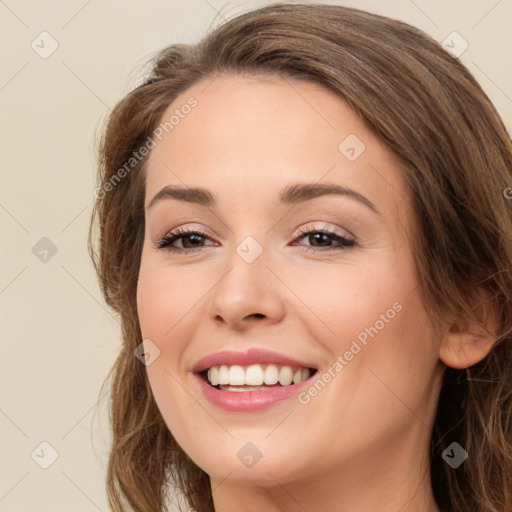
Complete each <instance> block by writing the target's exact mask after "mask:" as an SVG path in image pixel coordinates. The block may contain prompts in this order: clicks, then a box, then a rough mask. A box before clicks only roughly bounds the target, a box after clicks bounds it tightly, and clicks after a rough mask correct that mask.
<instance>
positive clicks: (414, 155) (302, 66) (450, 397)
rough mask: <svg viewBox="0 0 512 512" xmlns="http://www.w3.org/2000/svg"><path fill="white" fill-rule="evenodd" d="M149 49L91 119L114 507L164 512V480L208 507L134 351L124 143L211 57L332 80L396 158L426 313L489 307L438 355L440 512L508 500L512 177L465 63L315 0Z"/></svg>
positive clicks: (497, 507)
mask: <svg viewBox="0 0 512 512" xmlns="http://www.w3.org/2000/svg"><path fill="white" fill-rule="evenodd" d="M150 63H151V72H150V76H149V79H148V80H147V81H146V82H145V83H144V84H143V85H142V86H139V87H138V88H136V89H134V90H133V91H131V92H130V93H128V94H127V95H126V96H125V97H124V98H123V99H121V100H120V101H119V102H118V103H117V105H116V106H115V108H114V109H113V111H112V112H111V114H110V115H109V117H108V119H107V120H106V123H105V126H104V128H103V131H102V133H101V142H100V145H99V157H98V161H99V166H98V176H97V180H98V182H97V185H98V188H97V189H96V191H97V192H96V194H95V195H96V202H95V205H94V211H93V216H92V218H91V225H90V231H89V239H88V242H89V252H90V255H91V258H92V260H93V263H94V266H95V269H96V272H97V275H98V279H99V283H100V287H101V291H102V293H103V296H104V298H105V301H106V303H107V304H108V305H109V306H110V307H111V308H112V309H113V310H114V311H115V312H116V313H117V314H118V315H119V317H120V321H121V326H122V338H123V344H122V348H121V351H120V353H119V356H118V358H117V360H116V362H115V365H114V367H113V368H112V370H111V372H110V373H109V376H108V378H107V380H106V381H105V384H106V383H107V382H108V383H109V384H110V421H111V428H112V447H111V451H110V458H109V463H108V470H107V491H108V498H109V503H110V506H111V508H112V510H114V511H115V512H126V511H128V510H132V511H137V512H163V511H165V510H167V505H166V500H167V498H168V494H169V490H170V486H171V484H172V485H173V486H175V487H176V488H177V489H179V490H180V491H181V492H182V494H183V495H184V496H185V498H186V502H187V506H189V507H192V508H193V509H195V510H196V511H197V512H213V511H214V507H213V500H212V493H211V488H210V481H209V477H208V475H207V474H206V473H205V472H204V471H203V470H202V469H200V468H199V467H198V466H196V465H195V464H194V463H193V461H192V460H191V459H190V458H189V457H188V456H187V454H186V453H185V452H184V451H183V450H182V449H181V447H180V446H179V445H178V444H177V442H176V441H175V439H174V438H173V436H172V434H171V433H170V431H169V430H168V428H167V426H166V424H165V422H164V420H163V418H162V416H161V414H160V412H159V410H158V407H157V405H156V402H155V400H154V398H153V395H152V391H151V388H150V386H149V382H148V378H147V375H146V371H145V367H144V365H142V364H140V362H139V361H138V360H137V358H136V357H134V350H135V348H136V347H137V346H138V345H139V344H140V343H141V339H142V338H141V330H140V325H139V321H138V315H137V306H136V289H137V278H138V272H139V265H140V258H141V251H142V243H143V235H144V194H145V162H146V160H147V156H146V157H144V158H141V159H140V161H139V160H137V161H136V162H135V161H133V160H130V159H133V157H134V154H135V152H137V151H138V150H139V148H141V147H142V146H143V145H144V144H145V143H146V141H147V140H149V139H148V137H151V135H152V133H153V131H154V130H155V128H156V127H157V126H158V124H159V122H160V119H161V117H162V115H163V113H164V111H165V110H166V108H167V107H168V106H169V104H170V103H171V102H172V101H173V100H174V99H175V98H176V97H177V96H178V95H179V94H180V93H182V92H183V91H185V90H186V89H187V88H189V87H190V86H192V85H193V84H195V83H197V82H199V81H201V80H209V79H214V78H215V76H216V75H218V74H219V73H254V74H259V75H262V74H263V75H265V74H267V75H278V76H282V77H286V78H293V79H299V80H307V81H311V82H314V83H317V84H320V85H322V86H324V87H326V88H328V89H329V90H331V91H334V92H335V93H336V94H338V96H339V97H340V98H342V99H343V100H345V101H346V102H347V103H348V104H349V105H350V106H351V107H352V108H353V109H354V111H355V112H357V113H358V114H359V115H360V116H361V117H362V118H364V119H365V120H366V122H367V123H368V125H369V126H371V127H372V129H373V130H374V131H375V133H377V134H378V136H380V138H381V139H382V140H383V141H384V142H385V143H386V144H387V145H388V146H389V148H390V149H391V150H392V151H393V152H394V153H396V154H397V155H398V156H399V157H400V158H401V160H402V162H403V163H404V165H403V172H404V174H405V177H406V179H407V181H408V184H409V187H410V190H411V195H412V197H411V201H412V203H413V205H414V210H415V213H416V217H417V223H416V224H417V228H416V231H415V233H413V240H412V241H411V243H412V249H413V251H414V256H415V262H416V265H417V268H418V273H419V275H420V276H421V279H422V289H423V294H424V300H425V304H426V306H427V307H428V308H429V311H430V312H431V315H432V318H433V319H436V318H443V317H444V316H445V315H448V314H454V313H456V314H460V313H461V312H464V313H465V314H471V315H472V316H473V318H474V319H475V322H479V317H478V315H477V312H478V304H479V301H480V302H481V300H482V299H481V298H482V296H485V297H487V299H486V300H487V301H488V303H489V304H490V305H491V306H492V308H493V309H494V311H495V312H496V315H497V319H498V324H499V325H498V332H497V333H496V341H495V344H494V346H493V348H492V350H491V352H490V353H489V354H488V356H487V357H485V359H483V360H482V361H481V362H479V363H478V364H475V365H473V366H471V367H470V368H468V369H463V370H457V369H453V368H446V370H445V375H444V382H443V386H442V389H441V392H440V397H439V404H438V408H437V415H436V419H435V425H434V429H433V432H432V438H431V461H430V462H431V464H430V476H431V482H432V487H433V492H434V496H435V499H436V502H437V504H438V506H439V508H440V510H441V511H442V512H507V511H508V512H510V511H511V510H512V444H511V443H512V304H511V297H512V274H511V269H512V200H507V197H506V196H507V194H506V193H505V191H506V190H511V189H510V188H508V187H510V186H511V185H512V171H511V169H512V144H511V140H510V137H509V135H508V134H507V131H506V129H505V127H504V124H503V122H502V120H501V119H500V116H499V115H498V113H497V111H496V109H495V107H494V106H493V105H492V103H491V101H490V100H489V98H488V97H487V96H486V94H485V93H484V91H483V90H482V88H481V87H480V86H479V84H478V83H477V81H476V80H475V79H474V78H473V76H472V75H471V73H470V72H469V71H468V70H467V69H466V68H465V67H464V66H463V65H462V64H461V62H460V61H459V60H458V59H456V58H454V57H452V56H451V55H450V54H449V53H448V52H446V51H445V50H444V49H443V48H442V47H441V46H440V44H439V43H437V42H436V41H435V40H433V39H432V38H431V37H429V36H428V35H426V34H425V33H423V32H422V31H420V30H418V29H416V28H414V27H412V26H410V25H408V24H405V23H403V22H400V21H396V20H393V19H389V18H387V17H383V16H379V15H375V14H370V13H367V12H364V11H360V10H357V9H353V8H347V7H341V6H334V5H321V4H282V3H279V4H273V5H269V6H266V7H263V8H260V9H257V10H253V11H251V12H248V13H245V14H242V15H239V16H237V17H235V18H234V19H231V20H229V21H227V22H225V23H223V24H221V25H220V26H219V27H217V28H216V29H214V30H211V31H210V32H209V33H208V34H207V35H206V36H205V37H204V38H203V39H202V40H201V41H199V42H198V43H197V44H194V45H188V44H173V45H171V46H169V47H167V48H164V49H163V50H161V51H160V52H158V54H156V55H155V56H154V57H153V59H151V61H150ZM127 162H132V164H133V165H132V164H130V165H132V167H127V166H126V163H127ZM133 162H135V163H133ZM123 166H124V167H123ZM123 168H124V171H125V172H122V171H121V170H122V169H123ZM452 441H457V442H458V443H460V444H461V445H462V446H463V447H464V448H465V449H466V450H467V451H468V452H469V458H468V459H467V460H466V462H465V463H464V465H463V466H461V467H460V468H459V469H458V470H453V469H451V468H450V467H449V466H448V465H447V464H446V463H444V461H443V460H442V458H441V453H442V451H443V450H444V449H445V448H446V447H447V446H448V445H449V444H450V443H451V442H452Z"/></svg>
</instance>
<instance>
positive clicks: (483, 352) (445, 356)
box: [439, 307, 497, 369]
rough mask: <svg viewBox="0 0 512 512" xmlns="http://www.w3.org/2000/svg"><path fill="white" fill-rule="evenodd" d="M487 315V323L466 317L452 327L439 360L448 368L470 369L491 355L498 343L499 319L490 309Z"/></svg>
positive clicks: (446, 336)
mask: <svg viewBox="0 0 512 512" xmlns="http://www.w3.org/2000/svg"><path fill="white" fill-rule="evenodd" d="M485 313H486V315H485V316H484V318H485V323H478V322H477V320H476V319H475V318H471V319H470V318H468V317H467V316H466V317H465V318H464V319H462V320H461V319H459V320H458V321H455V322H453V323H452V324H451V325H450V327H449V329H448V331H447V333H446V334H445V336H444V339H443V340H442V342H441V346H440V348H439V359H440V360H441V361H442V362H443V363H444V364H445V365H446V366H449V367H451V368H456V369H464V368H469V367H470V366H473V365H474V364H477V363H479V362H480V361H481V360H482V359H484V358H485V357H486V356H487V355H488V354H489V352H490V351H491V349H492V347H493V346H494V343H495V341H496V330H497V319H496V315H495V312H494V311H491V308H490V307H489V308H488V309H487V308H486V311H485Z"/></svg>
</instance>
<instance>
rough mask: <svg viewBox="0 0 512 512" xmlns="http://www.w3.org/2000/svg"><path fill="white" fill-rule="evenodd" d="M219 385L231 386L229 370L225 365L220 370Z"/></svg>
mask: <svg viewBox="0 0 512 512" xmlns="http://www.w3.org/2000/svg"><path fill="white" fill-rule="evenodd" d="M214 368H215V367H214ZM212 384H213V382H212ZM219 384H229V368H228V367H227V366H226V365H225V364H223V365H222V366H221V367H220V368H219Z"/></svg>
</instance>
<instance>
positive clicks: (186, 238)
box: [182, 233, 203, 248]
mask: <svg viewBox="0 0 512 512" xmlns="http://www.w3.org/2000/svg"><path fill="white" fill-rule="evenodd" d="M202 238H203V237H202V236H201V235H198V234H197V233H191V234H189V235H185V236H183V237H182V243H183V247H185V248H191V247H196V246H197V245H198V244H197V243H194V242H193V243H192V245H188V246H187V243H186V241H188V242H190V241H191V240H192V239H193V240H195V242H201V239H202Z"/></svg>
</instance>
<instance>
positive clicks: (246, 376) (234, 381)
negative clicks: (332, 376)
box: [202, 364, 316, 392]
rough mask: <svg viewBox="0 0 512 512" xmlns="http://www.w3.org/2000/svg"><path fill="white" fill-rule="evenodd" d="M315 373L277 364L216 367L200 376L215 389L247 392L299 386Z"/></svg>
mask: <svg viewBox="0 0 512 512" xmlns="http://www.w3.org/2000/svg"><path fill="white" fill-rule="evenodd" d="M315 371H316V370H314V369H311V368H306V367H300V366H299V367H292V366H288V365H277V364H251V365H249V366H241V365H230V366H228V365H216V366H212V367H211V368H208V369H207V370H204V371H203V373H202V375H203V378H204V379H205V380H206V381H207V382H208V383H209V384H210V385H211V386H212V387H215V388H216V389H220V390H222V391H228V392H249V391H260V390H264V389H266V388H269V387H285V386H292V385H294V384H299V383H301V382H303V381H305V380H307V379H309V378H310V376H311V374H312V373H314V372H315Z"/></svg>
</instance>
